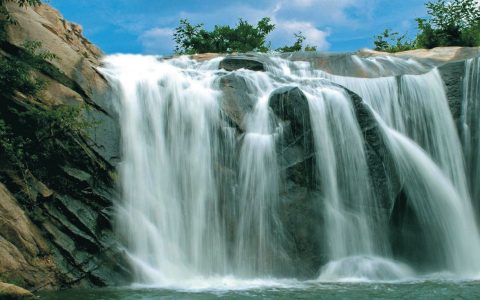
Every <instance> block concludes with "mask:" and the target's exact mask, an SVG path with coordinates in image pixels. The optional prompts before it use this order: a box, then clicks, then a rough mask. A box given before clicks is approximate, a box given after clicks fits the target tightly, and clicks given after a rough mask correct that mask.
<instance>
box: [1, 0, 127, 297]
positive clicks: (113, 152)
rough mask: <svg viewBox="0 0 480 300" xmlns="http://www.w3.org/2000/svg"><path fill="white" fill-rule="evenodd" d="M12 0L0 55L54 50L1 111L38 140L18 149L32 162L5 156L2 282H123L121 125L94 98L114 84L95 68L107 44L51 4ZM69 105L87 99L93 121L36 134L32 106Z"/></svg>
mask: <svg viewBox="0 0 480 300" xmlns="http://www.w3.org/2000/svg"><path fill="white" fill-rule="evenodd" d="M6 5H7V9H8V11H9V12H10V14H11V16H12V17H13V18H14V19H15V20H16V23H15V24H8V25H7V26H6V28H3V29H2V30H5V38H4V39H2V41H1V42H0V46H1V47H0V55H2V57H4V58H6V59H12V60H18V59H21V58H20V56H21V55H22V53H23V52H24V49H23V48H24V47H25V42H26V41H39V42H41V51H48V53H51V54H53V55H54V57H55V58H54V59H52V60H51V61H44V62H43V63H42V64H41V65H40V66H39V67H38V68H37V69H36V70H35V72H34V77H35V78H39V79H41V80H42V82H43V83H44V89H42V91H41V92H40V93H39V94H38V95H36V96H35V97H29V96H27V95H24V94H22V93H18V92H17V93H16V94H15V95H14V97H13V98H10V99H5V97H4V96H2V99H1V100H2V106H1V107H0V118H1V119H2V121H3V122H4V124H6V126H8V128H9V130H10V131H12V132H11V134H12V135H13V136H17V137H22V139H23V141H25V142H23V144H21V145H27V146H28V145H29V147H31V148H32V147H33V149H22V151H24V152H25V153H26V155H27V156H28V157H27V160H28V161H29V162H30V161H33V162H32V165H30V166H28V167H27V165H25V164H24V166H23V168H19V167H17V166H16V165H15V164H13V163H12V161H9V160H8V159H7V157H6V156H2V157H1V159H0V161H1V163H0V220H1V221H0V262H1V263H0V281H4V282H8V283H14V284H17V285H20V286H22V287H26V288H29V289H33V290H37V289H46V288H62V287H73V286H87V287H88V286H105V285H113V284H120V283H123V282H125V280H128V276H129V275H128V274H129V270H128V266H127V265H126V264H125V261H124V257H123V254H122V253H121V252H120V250H119V247H118V245H117V244H116V242H115V237H114V234H113V231H112V224H111V219H112V206H113V203H114V201H116V199H117V193H116V186H115V178H116V175H115V174H116V173H115V168H114V165H115V163H116V160H117V158H118V130H117V126H116V121H115V116H114V111H113V110H112V109H111V108H110V107H109V106H108V105H106V104H105V102H100V101H98V99H105V97H104V94H105V93H108V85H107V83H106V81H105V80H104V78H103V77H102V76H101V74H100V73H99V72H98V71H97V69H96V68H97V67H98V66H99V64H100V61H99V60H100V58H101V56H102V53H101V51H100V50H99V49H98V48H97V47H95V46H94V45H92V44H91V43H90V42H89V41H88V40H86V39H85V38H84V37H83V36H82V28H81V27H80V26H79V25H77V24H73V23H70V22H68V21H66V20H65V19H63V17H62V16H61V15H60V14H59V12H58V11H56V10H55V9H53V8H52V7H50V6H48V5H40V6H38V7H34V8H19V7H18V6H16V5H15V4H13V2H12V3H8V4H6ZM45 53H47V52H45ZM65 105H66V106H70V107H85V108H86V109H85V110H84V111H82V114H84V118H86V120H88V122H89V123H91V124H95V126H91V127H89V128H88V130H87V131H88V132H87V134H76V133H73V132H72V133H68V132H66V133H65V132H63V131H59V133H61V134H55V135H53V136H48V135H47V138H45V137H39V135H40V132H41V131H42V128H39V126H35V124H38V121H39V120H38V118H37V117H38V116H37V115H36V113H35V112H38V111H44V110H46V111H48V110H50V109H51V110H53V111H55V110H54V109H56V108H57V107H59V106H65ZM57 119H58V118H57ZM62 132H63V133H62ZM29 141H34V143H32V142H30V143H29ZM32 144H33V146H32ZM27 146H25V147H27ZM2 153H3V152H2ZM32 153H33V155H35V156H38V158H35V160H34V159H33V158H32V156H33V155H32ZM37 154H38V155H37Z"/></svg>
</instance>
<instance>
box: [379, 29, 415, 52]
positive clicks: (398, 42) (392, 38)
mask: <svg viewBox="0 0 480 300" xmlns="http://www.w3.org/2000/svg"><path fill="white" fill-rule="evenodd" d="M373 43H374V45H375V50H377V51H385V52H399V51H406V50H412V49H415V42H414V41H409V40H407V38H406V34H403V35H400V34H399V33H398V32H392V31H391V30H390V29H385V31H384V32H383V33H382V34H381V35H377V36H376V37H375V41H374V42H373Z"/></svg>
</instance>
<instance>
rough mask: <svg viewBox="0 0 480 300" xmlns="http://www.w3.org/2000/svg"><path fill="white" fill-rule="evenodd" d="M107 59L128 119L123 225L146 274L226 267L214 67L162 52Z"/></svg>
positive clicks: (181, 274)
mask: <svg viewBox="0 0 480 300" xmlns="http://www.w3.org/2000/svg"><path fill="white" fill-rule="evenodd" d="M105 63H106V71H105V72H106V74H107V75H108V76H109V78H110V80H111V82H113V84H114V88H115V91H114V92H115V94H116V95H117V97H118V99H117V100H118V101H119V102H118V103H117V104H118V106H119V115H120V120H122V121H121V130H122V139H123V143H122V144H123V149H122V150H123V156H124V160H123V162H122V164H121V166H120V176H121V180H122V182H121V186H122V197H123V203H122V204H121V206H120V210H119V216H118V220H119V222H118V224H119V226H120V230H119V231H120V232H121V233H122V236H124V239H125V240H126V242H127V247H128V249H129V252H128V253H129V255H130V256H131V259H132V260H133V261H134V262H135V264H134V266H135V270H136V273H137V276H138V279H139V280H140V281H142V282H148V283H153V282H157V281H160V282H165V283H166V284H168V283H171V282H175V281H179V280H182V279H184V278H186V277H187V278H188V277H190V276H192V274H193V275H195V274H205V273H206V274H209V273H215V272H220V271H222V270H223V269H224V268H225V265H226V260H225V259H226V245H225V238H224V236H225V232H224V228H223V226H221V224H222V219H221V215H220V211H219V210H220V208H219V203H218V195H217V192H216V183H215V176H214V170H213V158H214V156H215V155H216V153H215V152H216V151H218V140H217V137H216V136H215V134H214V129H215V127H216V126H218V121H219V109H218V103H217V101H216V99H217V98H218V96H219V93H218V92H217V91H215V90H214V89H213V88H212V85H213V81H214V79H215V76H213V72H209V71H208V70H205V71H204V72H199V71H198V70H195V71H194V70H193V65H192V62H191V61H182V60H180V61H175V62H172V63H166V62H160V61H158V60H157V59H156V58H155V57H142V56H121V55H119V56H110V57H108V58H107V59H106V62H105ZM177 64H178V65H177ZM182 64H184V65H185V68H182V67H183V66H182ZM188 72H190V73H188ZM207 74H209V75H207ZM212 245H214V247H212Z"/></svg>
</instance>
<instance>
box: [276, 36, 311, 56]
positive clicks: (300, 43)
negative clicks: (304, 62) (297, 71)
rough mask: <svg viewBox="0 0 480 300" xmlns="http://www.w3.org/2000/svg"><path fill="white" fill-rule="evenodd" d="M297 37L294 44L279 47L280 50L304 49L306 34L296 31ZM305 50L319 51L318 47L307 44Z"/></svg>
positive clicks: (295, 50) (294, 50) (293, 50)
mask: <svg viewBox="0 0 480 300" xmlns="http://www.w3.org/2000/svg"><path fill="white" fill-rule="evenodd" d="M295 38H296V39H297V40H296V41H295V43H294V44H293V45H292V46H284V47H281V48H278V49H277V51H278V52H297V51H302V48H303V42H304V41H305V36H304V35H302V33H301V32H299V33H295ZM303 50H304V51H317V47H315V46H310V45H306V46H305V48H303Z"/></svg>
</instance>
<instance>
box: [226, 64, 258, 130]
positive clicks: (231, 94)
mask: <svg viewBox="0 0 480 300" xmlns="http://www.w3.org/2000/svg"><path fill="white" fill-rule="evenodd" d="M219 86H220V90H221V91H222V92H223V95H222V98H221V100H220V101H221V102H220V105H221V108H222V111H223V112H224V113H225V117H227V118H228V119H229V121H230V122H232V123H233V124H234V125H235V126H237V127H238V128H240V129H241V130H245V124H244V117H245V115H246V114H248V113H249V112H251V111H252V110H253V108H254V106H255V103H256V99H253V98H252V97H250V95H249V92H248V90H249V88H248V84H247V81H246V79H245V78H244V77H242V76H241V75H240V74H236V73H230V74H227V75H224V76H222V77H221V78H220V79H219Z"/></svg>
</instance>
